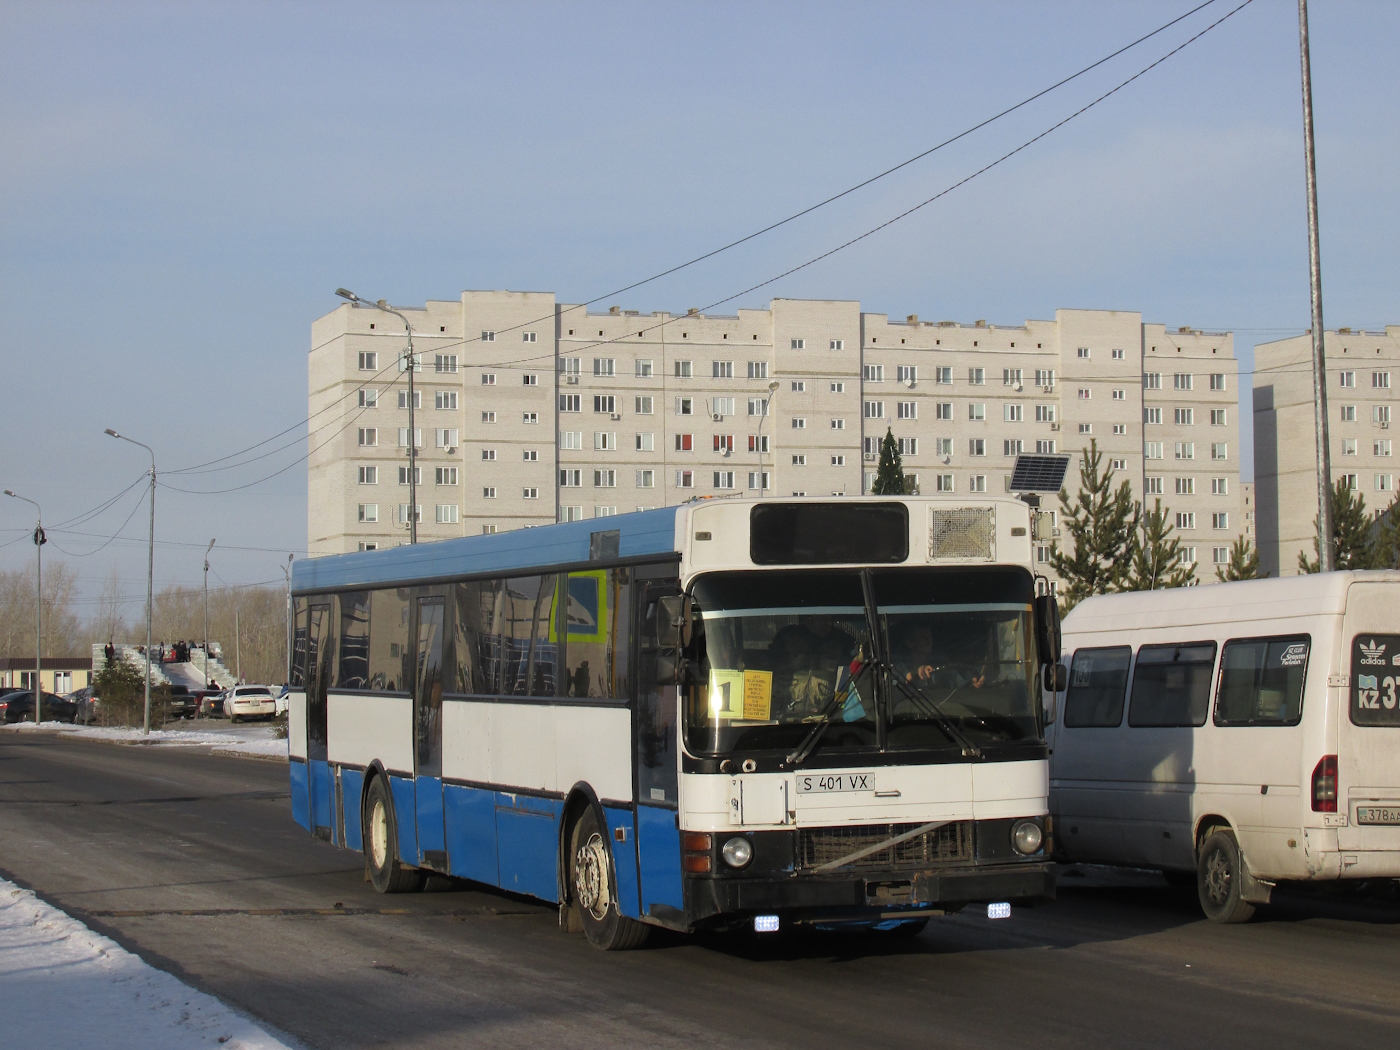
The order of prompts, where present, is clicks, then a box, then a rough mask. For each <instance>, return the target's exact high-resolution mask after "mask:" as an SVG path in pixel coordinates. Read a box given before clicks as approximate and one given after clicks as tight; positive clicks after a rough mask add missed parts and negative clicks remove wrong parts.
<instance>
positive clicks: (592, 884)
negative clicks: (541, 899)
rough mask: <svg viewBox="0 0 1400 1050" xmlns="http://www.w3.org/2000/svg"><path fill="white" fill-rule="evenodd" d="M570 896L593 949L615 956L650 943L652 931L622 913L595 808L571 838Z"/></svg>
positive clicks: (585, 813) (587, 812) (580, 821)
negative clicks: (649, 937) (647, 942)
mask: <svg viewBox="0 0 1400 1050" xmlns="http://www.w3.org/2000/svg"><path fill="white" fill-rule="evenodd" d="M569 894H570V895H571V896H572V898H573V901H572V906H573V908H574V909H575V911H576V912H577V914H578V917H579V921H580V922H581V923H582V925H583V933H584V936H586V937H587V938H588V943H590V944H591V945H593V947H595V948H601V949H602V950H603V951H605V952H615V951H628V950H630V949H632V948H640V947H641V946H642V945H643V944H644V943H646V939H647V934H648V933H649V932H650V929H649V928H648V927H647V926H646V925H644V924H643V923H640V922H638V921H637V920H635V919H629V918H627V916H625V915H623V914H622V913H621V912H620V911H619V910H618V906H617V883H616V880H615V879H614V878H613V872H612V863H611V850H610V848H609V846H608V840H607V838H606V837H605V836H604V834H603V823H602V822H601V821H600V820H599V819H598V814H597V812H596V811H595V810H594V809H593V807H592V806H590V807H588V808H587V809H585V810H584V811H583V813H582V814H581V815H580V816H579V818H578V820H577V821H575V823H574V827H573V830H572V832H570V834H569Z"/></svg>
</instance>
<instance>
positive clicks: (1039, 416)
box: [1035, 405, 1055, 423]
mask: <svg viewBox="0 0 1400 1050" xmlns="http://www.w3.org/2000/svg"><path fill="white" fill-rule="evenodd" d="M1035 421H1036V422H1037V423H1053V422H1055V406H1054V405H1036V406H1035Z"/></svg>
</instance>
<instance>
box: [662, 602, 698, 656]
mask: <svg viewBox="0 0 1400 1050" xmlns="http://www.w3.org/2000/svg"><path fill="white" fill-rule="evenodd" d="M694 608H695V603H694V601H693V600H692V599H691V598H690V596H689V595H685V594H668V595H666V596H665V597H662V598H658V599H657V600H656V641H657V644H658V645H660V646H661V648H663V649H683V648H685V647H686V646H687V645H689V644H690V627H691V619H692V615H693V612H694Z"/></svg>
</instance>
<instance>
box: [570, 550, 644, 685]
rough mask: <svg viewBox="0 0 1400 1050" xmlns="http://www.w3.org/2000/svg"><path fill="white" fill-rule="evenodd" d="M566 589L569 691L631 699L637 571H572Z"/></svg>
mask: <svg viewBox="0 0 1400 1050" xmlns="http://www.w3.org/2000/svg"><path fill="white" fill-rule="evenodd" d="M566 593H567V606H566V614H565V624H566V633H567V638H566V642H565V649H564V652H565V659H566V660H567V661H568V666H567V669H566V671H565V678H564V684H565V687H566V688H565V695H566V696H577V697H599V698H610V699H614V700H624V699H627V698H628V697H629V696H630V694H631V692H632V688H631V682H630V681H629V680H628V665H629V663H630V658H631V644H630V642H631V638H630V636H631V631H630V629H629V621H630V619H631V609H632V570H631V569H628V568H613V569H586V570H583V571H581V572H571V573H569V576H568V587H567V592H566Z"/></svg>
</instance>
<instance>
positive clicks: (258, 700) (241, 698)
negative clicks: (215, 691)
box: [223, 685, 277, 722]
mask: <svg viewBox="0 0 1400 1050" xmlns="http://www.w3.org/2000/svg"><path fill="white" fill-rule="evenodd" d="M223 708H224V717H225V718H227V719H228V720H229V721H230V722H237V721H239V720H240V719H244V718H271V717H272V716H273V715H275V714H276V713H277V701H276V700H275V699H274V698H273V696H272V690H271V689H269V688H268V687H267V686H265V685H236V686H234V687H233V688H232V689H230V690H229V691H228V692H226V693H224V704H223Z"/></svg>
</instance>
